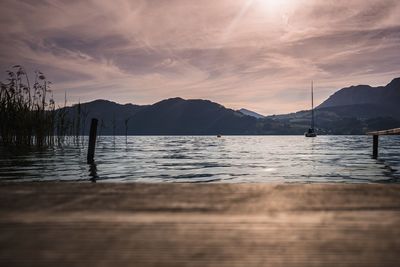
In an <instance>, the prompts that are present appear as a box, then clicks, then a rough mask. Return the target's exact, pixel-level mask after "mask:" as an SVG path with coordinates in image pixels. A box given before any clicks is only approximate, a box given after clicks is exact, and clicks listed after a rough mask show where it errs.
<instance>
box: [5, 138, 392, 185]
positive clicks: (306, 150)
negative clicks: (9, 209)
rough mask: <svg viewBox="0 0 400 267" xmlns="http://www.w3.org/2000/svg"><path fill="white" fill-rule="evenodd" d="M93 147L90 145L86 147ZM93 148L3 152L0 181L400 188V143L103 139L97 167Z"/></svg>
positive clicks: (343, 139)
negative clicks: (90, 155)
mask: <svg viewBox="0 0 400 267" xmlns="http://www.w3.org/2000/svg"><path fill="white" fill-rule="evenodd" d="M86 141H87V140H86ZM86 147H87V142H86V143H85V145H84V146H81V147H79V146H76V145H72V144H70V145H65V146H64V147H63V148H55V149H47V150H41V151H38V150H24V151H21V150H16V149H15V148H14V149H10V148H7V149H6V148H4V147H0V180H1V181H21V182H22V181H89V180H90V179H91V178H92V180H93V177H95V179H96V181H97V182H145V183H154V182H189V183H198V182H204V183H211V182H213V183H265V182H267V183H268V182H277V183H282V182H289V183H292V182H300V183H326V182H330V183H332V182H333V183H336V182H339V183H374V182H393V183H396V182H399V181H400V137H399V136H383V137H380V151H379V153H380V154H379V155H380V157H379V159H378V160H374V159H372V158H371V153H372V137H370V136H319V137H317V138H305V137H303V136H223V137H222V138H217V137H215V136H130V137H128V139H127V140H126V139H125V137H121V136H118V137H115V138H114V137H112V136H101V137H100V138H99V140H98V143H97V147H96V156H95V160H96V165H92V166H90V165H87V164H86V153H87V151H86Z"/></svg>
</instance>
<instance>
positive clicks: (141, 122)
mask: <svg viewBox="0 0 400 267" xmlns="http://www.w3.org/2000/svg"><path fill="white" fill-rule="evenodd" d="M399 103H400V79H399V78H397V79H394V80H393V81H392V82H391V83H389V84H388V85H386V86H382V87H375V88H374V87H370V86H367V85H360V86H352V87H348V88H343V89H341V90H339V91H338V92H336V93H335V94H333V95H332V96H331V97H329V98H328V99H327V100H326V101H325V102H323V103H322V104H321V105H320V106H318V107H317V109H316V112H315V114H316V127H317V128H318V132H319V133H320V134H364V133H365V132H367V131H372V130H382V129H387V128H396V127H400V113H399V112H400V108H399V107H398V105H399ZM65 110H66V112H67V114H68V118H69V120H70V123H73V124H74V125H75V124H76V123H77V121H78V119H77V118H78V117H77V114H79V113H80V114H81V119H80V121H79V122H80V125H81V126H80V129H81V131H80V132H81V133H84V134H88V130H89V121H90V119H91V118H98V119H99V128H98V132H99V134H100V135H113V134H116V135H125V133H127V134H128V135H217V134H223V135H254V134H303V133H304V132H305V131H306V129H307V128H308V127H309V125H310V119H311V112H310V111H309V110H304V111H299V112H296V113H290V114H283V115H274V116H267V117H264V116H262V115H260V114H257V113H255V112H252V111H249V110H246V109H241V110H239V111H235V110H232V109H229V108H226V107H224V106H222V105H220V104H218V103H214V102H211V101H209V100H201V99H192V100H185V99H182V98H179V97H177V98H170V99H166V100H163V101H160V102H157V103H155V104H152V105H133V104H125V105H121V104H118V103H115V102H111V101H107V100H96V101H92V102H88V103H83V104H80V105H74V106H72V107H67V108H65Z"/></svg>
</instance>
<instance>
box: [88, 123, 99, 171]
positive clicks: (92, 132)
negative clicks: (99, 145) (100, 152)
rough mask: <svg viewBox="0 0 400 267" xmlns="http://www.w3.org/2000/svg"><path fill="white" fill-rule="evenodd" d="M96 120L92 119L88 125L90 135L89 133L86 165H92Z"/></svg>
mask: <svg viewBox="0 0 400 267" xmlns="http://www.w3.org/2000/svg"><path fill="white" fill-rule="evenodd" d="M97 122H98V120H97V119H92V123H91V124H90V133H89V148H88V154H87V163H88V164H93V163H94V150H95V148H96V137H97Z"/></svg>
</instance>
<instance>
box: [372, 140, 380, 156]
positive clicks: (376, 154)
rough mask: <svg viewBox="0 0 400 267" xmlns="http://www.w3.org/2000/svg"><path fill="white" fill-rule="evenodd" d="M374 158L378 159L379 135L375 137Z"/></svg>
mask: <svg viewBox="0 0 400 267" xmlns="http://www.w3.org/2000/svg"><path fill="white" fill-rule="evenodd" d="M373 138H374V139H373V147H372V158H374V159H377V158H378V145H379V139H378V138H379V135H373Z"/></svg>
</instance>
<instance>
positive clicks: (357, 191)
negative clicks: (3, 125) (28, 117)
mask: <svg viewBox="0 0 400 267" xmlns="http://www.w3.org/2000/svg"><path fill="white" fill-rule="evenodd" d="M0 225H1V228H0V262H1V263H2V265H3V264H4V266H55V265H57V266H72V265H73V266H87V265H92V266H109V265H112V264H115V265H116V266H132V264H133V265H135V266H159V265H161V266H243V265H249V266H260V265H261V266H337V265H340V266H398V265H399V264H400V256H399V252H400V242H399V241H398V240H400V228H399V225H400V185H398V184H202V183H199V184H188V183H162V184H161V183H158V184H157V183H154V184H153V183H149V184H143V183H124V184H115V183H96V184H94V183H85V182H83V183H81V182H79V183H74V182H71V183H70V182H67V183H64V182H40V183H37V182H33V183H0Z"/></svg>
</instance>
